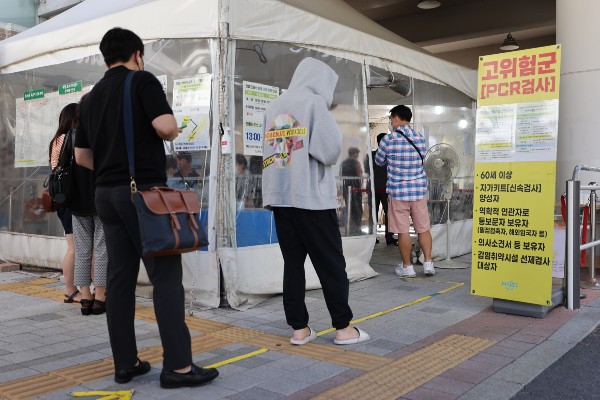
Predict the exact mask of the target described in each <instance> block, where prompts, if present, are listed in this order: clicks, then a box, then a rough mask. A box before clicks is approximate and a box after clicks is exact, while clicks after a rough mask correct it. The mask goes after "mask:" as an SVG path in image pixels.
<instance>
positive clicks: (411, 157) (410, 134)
mask: <svg viewBox="0 0 600 400" xmlns="http://www.w3.org/2000/svg"><path fill="white" fill-rule="evenodd" d="M411 119H412V112H411V111H410V108H408V107H406V106H403V105H399V106H396V107H394V108H392V109H391V110H390V125H389V129H390V133H388V134H387V135H386V136H385V137H384V138H383V139H381V142H379V148H378V149H377V153H376V155H375V164H377V165H380V166H383V165H387V177H388V180H387V193H388V223H389V227H388V230H389V231H390V232H393V233H397V234H398V239H399V242H398V247H399V249H400V255H401V256H402V262H401V263H400V264H399V265H398V267H397V268H396V271H395V272H396V275H398V276H402V277H408V278H413V277H415V276H417V274H416V273H415V270H414V268H413V266H412V261H411V257H410V252H411V249H412V241H411V239H410V233H409V229H410V218H412V222H413V226H414V228H415V231H416V232H417V234H418V240H419V245H420V246H421V250H422V251H423V255H424V257H425V262H424V263H423V270H424V273H425V275H434V274H435V269H434V267H433V262H432V261H431V247H432V239H431V232H430V231H429V228H430V221H429V212H428V210H427V197H426V196H427V177H426V175H425V170H424V169H423V155H424V154H425V152H426V151H427V146H426V144H425V138H423V136H422V135H421V134H420V133H418V132H416V131H415V130H414V129H413V128H412V127H411V126H410V121H411ZM409 139H410V141H412V142H413V143H414V146H413V145H412V144H411V143H410V141H409ZM417 148H418V150H417Z"/></svg>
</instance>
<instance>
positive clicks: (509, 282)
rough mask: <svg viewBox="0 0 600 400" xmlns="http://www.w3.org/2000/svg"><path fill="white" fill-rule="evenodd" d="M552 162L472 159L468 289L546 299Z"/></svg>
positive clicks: (507, 296)
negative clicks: (475, 179)
mask: <svg viewBox="0 0 600 400" xmlns="http://www.w3.org/2000/svg"><path fill="white" fill-rule="evenodd" d="M555 166H556V163H555V162H551V161H549V162H533V163H531V162H523V163H510V164H507V163H477V164H476V166H475V175H476V176H477V177H478V178H479V179H478V180H477V184H476V185H475V188H474V189H475V190H474V196H475V199H476V201H475V203H476V204H477V206H476V207H475V209H474V210H473V265H472V268H473V271H472V282H471V285H472V293H473V294H476V295H480V296H488V297H495V298H501V299H509V300H514V301H521V302H525V303H532V304H543V305H550V304H551V303H550V298H551V287H552V255H553V251H552V244H553V242H552V241H553V235H552V233H553V229H554V224H553V220H552V215H553V211H554V201H548V199H550V200H553V199H554V180H555V175H556V169H555ZM548 216H550V218H548ZM548 219H550V223H549V224H548Z"/></svg>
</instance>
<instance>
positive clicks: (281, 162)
mask: <svg viewBox="0 0 600 400" xmlns="http://www.w3.org/2000/svg"><path fill="white" fill-rule="evenodd" d="M337 80H338V76H337V74H336V73H335V71H334V70H333V69H332V68H331V67H329V66H328V65H327V64H325V63H324V62H322V61H319V60H317V59H314V58H305V59H304V60H302V61H301V62H300V64H298V67H296V71H295V72H294V75H293V77H292V81H291V82H290V86H289V88H288V90H287V91H286V92H285V93H283V94H282V95H281V96H280V97H279V98H278V99H277V100H275V101H273V102H272V103H271V104H270V105H269V106H268V107H267V109H266V111H265V125H264V126H265V133H264V142H263V182H262V185H263V188H262V189H263V193H262V194H263V205H264V206H265V208H269V209H271V210H273V214H274V216H275V227H276V229H277V236H278V238H279V247H280V249H281V253H282V254H283V260H284V267H283V307H284V310H285V315H286V320H287V323H288V324H289V325H290V326H291V327H292V328H293V329H294V334H293V336H292V338H291V339H290V343H292V344H296V345H302V344H305V343H308V342H309V341H311V340H314V339H316V337H317V334H316V332H315V331H313V330H312V328H310V327H309V326H308V320H309V315H308V311H307V309H306V304H305V302H304V294H305V290H306V278H305V272H304V262H305V260H306V256H307V255H309V256H310V259H311V261H312V264H313V266H314V267H315V271H316V273H317V275H318V277H319V281H320V282H321V286H322V288H323V294H324V296H325V302H326V304H327V309H328V310H329V314H330V315H331V322H332V326H333V327H334V328H335V329H336V335H335V340H334V343H335V344H342V345H343V344H354V343H360V342H364V341H366V340H369V339H370V337H369V335H368V334H367V333H365V332H364V331H363V330H361V329H359V328H357V327H351V326H350V321H351V320H352V310H351V309H350V306H349V305H348V292H349V283H348V276H347V274H346V261H345V259H344V254H343V251H342V238H341V235H340V230H339V223H338V218H337V213H336V208H337V207H338V202H337V186H336V181H335V170H334V166H335V164H336V162H337V160H338V158H339V156H340V152H341V148H342V134H341V132H340V130H339V128H338V126H337V123H336V121H335V119H334V117H333V115H331V113H330V112H329V108H330V107H331V102H332V101H333V93H334V90H335V86H336V84H337Z"/></svg>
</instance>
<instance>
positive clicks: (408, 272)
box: [394, 264, 417, 278]
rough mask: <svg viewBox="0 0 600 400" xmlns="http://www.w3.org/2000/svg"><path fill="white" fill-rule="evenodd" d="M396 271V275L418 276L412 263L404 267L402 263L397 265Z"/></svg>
mask: <svg viewBox="0 0 600 400" xmlns="http://www.w3.org/2000/svg"><path fill="white" fill-rule="evenodd" d="M394 272H395V273H396V275H398V276H401V277H403V278H414V277H415V276H417V274H416V273H415V270H414V268H413V266H412V265H409V266H408V267H406V268H404V267H403V266H402V264H400V265H398V266H397V267H396V270H395V271H394Z"/></svg>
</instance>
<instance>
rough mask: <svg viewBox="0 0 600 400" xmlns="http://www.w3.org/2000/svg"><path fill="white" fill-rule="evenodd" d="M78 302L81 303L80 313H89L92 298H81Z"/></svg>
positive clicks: (92, 302) (92, 303)
mask: <svg viewBox="0 0 600 400" xmlns="http://www.w3.org/2000/svg"><path fill="white" fill-rule="evenodd" d="M79 302H80V303H81V315H90V314H91V313H92V307H93V305H94V300H88V299H81V300H80V301H79Z"/></svg>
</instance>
